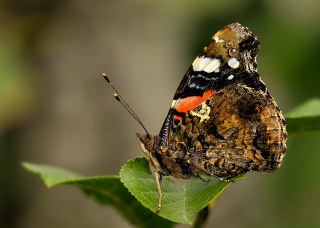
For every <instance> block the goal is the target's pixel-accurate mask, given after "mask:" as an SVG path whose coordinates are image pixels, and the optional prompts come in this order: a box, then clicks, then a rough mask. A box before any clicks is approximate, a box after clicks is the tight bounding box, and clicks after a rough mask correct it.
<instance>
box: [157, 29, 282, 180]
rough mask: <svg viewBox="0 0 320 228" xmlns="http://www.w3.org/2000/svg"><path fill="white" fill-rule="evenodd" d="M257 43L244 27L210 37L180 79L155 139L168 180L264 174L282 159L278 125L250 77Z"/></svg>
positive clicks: (271, 104) (260, 86)
mask: <svg viewBox="0 0 320 228" xmlns="http://www.w3.org/2000/svg"><path fill="white" fill-rule="evenodd" d="M259 48H260V45H259V41H258V40H257V38H256V37H255V36H254V35H253V34H252V33H251V32H250V31H249V30H248V29H247V28H246V27H244V26H242V25H240V24H239V23H233V24H230V25H228V26H226V27H224V28H223V29H222V30H220V31H219V32H217V33H216V34H215V35H214V36H213V37H212V39H211V41H210V43H209V44H208V45H207V46H206V47H204V49H203V51H202V53H200V55H198V56H197V58H196V59H195V60H194V61H193V63H192V65H191V66H190V68H189V69H188V71H187V73H186V75H185V76H184V78H183V79H182V81H181V83H180V85H179V87H178V89H177V92H176V94H175V95H174V98H173V102H172V104H171V108H170V110H169V113H168V115H167V117H166V120H165V122H164V124H163V127H162V129H161V131H160V134H159V144H158V151H161V152H160V154H159V155H158V156H160V157H161V158H160V159H159V160H161V162H162V163H163V164H161V165H162V166H164V167H166V169H167V172H168V173H171V174H172V175H174V176H176V177H183V178H186V177H190V176H196V175H200V174H208V175H215V176H218V177H221V178H230V177H233V176H236V175H239V174H241V173H245V172H247V171H250V170H255V171H270V170H273V169H275V168H277V167H279V166H280V164H281V162H282V158H283V156H284V154H285V150H286V146H285V141H286V137H287V134H286V130H285V121H284V118H283V116H282V114H281V111H280V109H279V108H278V106H277V104H276V103H275V101H274V99H273V98H272V97H271V96H270V94H269V93H268V91H267V90H266V87H265V85H264V83H263V82H262V81H261V79H260V76H259V74H258V73H257V63H256V56H257V54H258V51H259Z"/></svg>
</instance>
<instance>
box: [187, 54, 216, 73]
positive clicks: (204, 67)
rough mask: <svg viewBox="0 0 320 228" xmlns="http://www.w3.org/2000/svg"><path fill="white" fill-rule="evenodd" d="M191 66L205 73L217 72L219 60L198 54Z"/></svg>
mask: <svg viewBox="0 0 320 228" xmlns="http://www.w3.org/2000/svg"><path fill="white" fill-rule="evenodd" d="M192 67H193V70H194V71H205V72H207V73H212V72H218V71H219V67H220V60H219V59H212V58H210V57H205V56H199V57H197V58H196V59H195V60H194V61H193V63H192Z"/></svg>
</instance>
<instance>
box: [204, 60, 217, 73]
mask: <svg viewBox="0 0 320 228" xmlns="http://www.w3.org/2000/svg"><path fill="white" fill-rule="evenodd" d="M219 67H220V60H219V59H212V61H211V62H210V63H209V64H208V65H207V66H206V67H205V68H204V69H203V71H205V72H207V73H212V72H213V71H215V72H218V71H219Z"/></svg>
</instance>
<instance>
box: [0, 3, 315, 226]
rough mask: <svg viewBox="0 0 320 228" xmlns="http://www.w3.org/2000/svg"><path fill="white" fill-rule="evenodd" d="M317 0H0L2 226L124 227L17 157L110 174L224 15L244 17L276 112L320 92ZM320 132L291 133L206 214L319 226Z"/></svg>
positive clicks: (243, 222)
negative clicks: (274, 155)
mask: <svg viewBox="0 0 320 228" xmlns="http://www.w3.org/2000/svg"><path fill="white" fill-rule="evenodd" d="M319 12H320V1H319V0H304V1H298V0H282V1H268V0H242V1H237V0H215V1H214V0H210V1H209V0H207V1H195V0H176V1H169V0H161V1H160V0H153V1H147V0H119V1H89V0H81V1H57V0H0V227H9V228H11V227H15V228H16V227H19V228H20V227H21V228H31V227H32V228H38V227H39V228H40V227H41V228H42V227H47V228H51V227H52V228H53V227H80V228H82V227H130V225H129V224H128V223H127V222H126V221H123V220H122V218H121V217H120V216H119V215H118V214H117V213H116V212H115V211H114V210H113V209H112V208H104V207H102V206H100V205H97V204H96V203H95V202H93V201H92V200H91V199H87V198H85V197H84V196H83V194H82V193H81V192H80V191H79V190H77V189H75V188H72V187H68V186H66V187H57V188H53V189H50V190H47V189H46V188H45V187H44V185H43V184H42V183H41V181H40V180H39V178H38V177H37V176H35V175H31V174H30V173H27V172H26V171H24V170H23V169H22V168H21V167H20V163H21V162H22V161H29V162H37V163H45V164H51V165H55V166H60V167H64V168H67V169H69V170H73V171H75V172H78V173H81V174H83V175H86V176H89V175H98V174H117V173H118V171H119V169H120V167H121V166H122V164H124V163H125V162H126V161H127V160H128V159H130V158H133V157H136V156H141V155H142V154H141V153H140V150H139V148H138V146H137V144H136V139H135V137H134V132H142V129H141V128H140V127H139V126H138V124H137V123H136V122H135V121H133V120H132V118H131V117H130V116H129V115H128V113H126V112H125V111H124V110H123V108H122V107H121V106H120V105H119V104H118V103H117V102H116V101H115V100H114V99H113V97H112V96H111V94H112V91H111V89H110V88H109V87H108V85H107V84H106V83H105V81H104V80H103V79H102V78H100V77H99V75H100V74H101V73H102V72H104V71H107V72H108V73H109V74H110V75H111V78H112V80H113V81H114V83H115V84H116V85H117V87H118V88H119V90H120V91H122V95H123V96H124V97H126V98H127V102H128V103H129V104H130V105H131V106H132V107H133V108H134V109H135V111H136V113H137V114H138V115H139V116H140V118H141V119H142V120H143V122H144V124H145V125H146V126H147V128H148V129H149V131H150V132H151V133H153V134H157V133H158V132H159V129H160V127H161V125H162V122H163V120H164V118H165V115H166V113H167V111H168V108H169V105H170V103H171V99H172V96H173V94H174V92H175V89H176V87H177V85H178V83H179V81H180V80H181V78H182V76H183V75H184V73H185V72H186V70H187V68H188V67H189V65H190V64H191V62H192V60H193V58H194V57H195V56H196V55H197V53H198V52H199V51H200V50H201V49H202V47H203V46H204V45H205V44H206V43H207V42H208V41H209V39H210V37H211V36H212V35H213V34H214V33H215V32H216V31H217V30H218V29H220V28H222V27H223V26H225V25H226V24H229V23H231V22H234V21H238V22H240V23H242V24H243V25H245V26H248V27H249V28H250V29H251V30H252V31H253V32H254V34H255V35H256V36H258V37H259V40H260V41H261V43H262V48H261V52H260V55H259V58H258V65H259V72H260V74H261V75H262V78H263V80H264V81H265V83H266V84H267V86H268V88H269V90H270V92H271V94H272V95H273V96H274V97H275V99H276V101H277V102H278V104H279V106H280V107H281V108H282V110H283V112H284V113H286V112H288V111H289V110H290V109H292V108H293V107H295V106H296V105H298V104H300V103H301V102H303V101H306V100H308V99H309V98H311V97H319V96H320V86H319V85H320V73H319V66H320V42H319V41H320V25H319V23H320V14H319ZM319 136H320V134H319V133H306V134H304V135H296V136H291V135H290V136H289V140H288V152H287V156H286V157H285V160H284V164H283V166H282V168H281V169H280V170H279V171H277V172H275V173H271V174H261V173H250V174H248V175H247V178H246V179H245V180H244V181H241V182H238V183H237V184H235V185H233V186H232V187H231V188H229V189H228V190H227V191H226V192H225V193H224V194H223V195H222V196H221V198H220V199H219V201H218V203H217V205H216V208H215V209H214V211H213V213H212V214H211V216H210V218H209V221H208V223H207V224H206V227H320V216H319V212H320V197H319V195H320V182H319V172H320V165H319V161H320V140H319Z"/></svg>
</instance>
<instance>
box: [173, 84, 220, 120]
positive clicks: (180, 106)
mask: <svg viewBox="0 0 320 228" xmlns="http://www.w3.org/2000/svg"><path fill="white" fill-rule="evenodd" d="M215 93H217V91H215V90H209V91H206V92H204V93H203V95H202V96H190V97H186V98H183V99H180V100H179V101H178V102H177V104H176V106H175V109H176V110H177V111H178V112H182V113H185V114H188V112H189V111H191V110H193V109H195V108H196V107H197V106H198V105H199V104H201V103H202V102H204V101H206V100H207V99H208V98H209V97H211V96H212V95H213V94H215ZM174 119H176V120H182V118H181V117H180V116H174Z"/></svg>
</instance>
